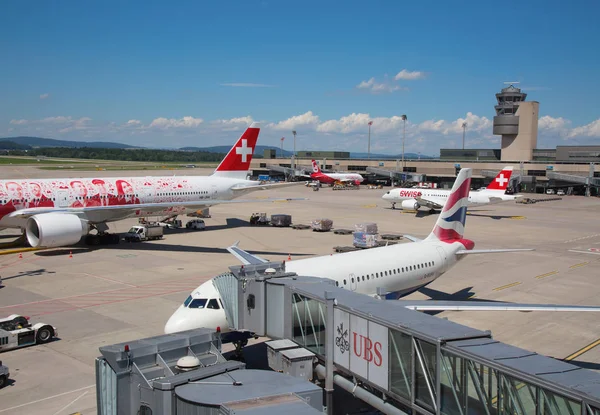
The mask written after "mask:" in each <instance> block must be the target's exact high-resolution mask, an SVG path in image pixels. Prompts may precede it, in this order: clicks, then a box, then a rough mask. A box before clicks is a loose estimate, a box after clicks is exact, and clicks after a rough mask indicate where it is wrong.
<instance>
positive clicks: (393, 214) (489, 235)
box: [0, 166, 600, 415]
mask: <svg viewBox="0 0 600 415" xmlns="http://www.w3.org/2000/svg"><path fill="white" fill-rule="evenodd" d="M209 172H210V171H207V170H206V169H189V170H188V169H186V170H185V171H177V172H176V174H178V175H180V174H181V175H183V174H184V173H185V174H192V175H197V174H207V173H209ZM59 173H64V174H59ZM148 173H149V172H144V171H132V172H126V171H123V172H115V171H101V172H97V173H90V172H74V171H66V170H65V171H64V172H63V171H58V172H57V171H43V170H37V169H34V168H32V167H27V166H25V167H23V166H15V167H14V169H12V170H11V168H8V169H6V170H5V169H2V170H1V171H0V178H5V177H6V178H8V177H11V178H21V177H23V178H24V177H81V176H85V177H91V176H98V177H106V176H116V175H120V176H140V175H144V176H145V175H148ZM159 173H160V172H156V171H153V172H150V174H152V175H159ZM165 173H166V172H165ZM169 173H170V174H173V172H169ZM387 190H389V188H384V189H378V190H372V189H366V188H361V189H360V190H352V191H346V192H338V191H335V192H334V191H332V189H331V188H327V187H324V188H322V189H321V190H320V191H318V192H314V191H312V189H310V188H307V187H305V186H302V185H299V186H297V187H291V188H284V189H280V190H269V191H259V192H255V193H252V194H250V195H247V196H244V197H243V199H253V200H254V201H253V202H249V203H247V204H246V203H244V204H231V205H227V204H223V205H219V206H215V207H212V208H211V209H210V213H211V215H212V217H211V218H209V219H205V222H206V225H207V228H206V230H204V231H188V230H183V229H182V230H165V238H164V239H163V240H160V241H152V242H142V243H134V244H127V243H121V244H119V245H113V246H110V245H109V246H101V247H94V248H90V247H87V246H84V245H78V246H75V247H69V248H57V249H49V250H38V251H20V250H14V249H13V250H11V251H9V252H7V253H6V254H5V255H1V256H0V275H1V276H2V279H3V283H4V287H3V288H0V316H8V315H10V314H23V315H27V316H30V317H31V320H32V322H38V321H40V322H45V323H50V324H52V325H54V326H56V327H57V328H58V332H59V338H58V339H56V340H54V341H52V342H50V343H48V344H46V345H36V346H31V347H27V348H23V349H18V350H13V351H8V352H4V353H1V354H0V360H2V361H3V362H4V364H5V365H7V366H8V367H9V368H10V372H11V381H10V384H9V385H8V386H7V387H5V388H4V389H2V390H0V414H1V415H8V414H22V413H27V414H44V415H47V414H54V415H61V414H72V413H75V412H79V413H81V414H95V413H96V397H95V375H94V360H95V358H96V357H97V356H99V351H98V347H100V346H102V345H108V344H113V343H118V342H124V341H127V340H134V339H138V338H144V337H149V336H155V335H159V334H162V333H163V327H164V324H165V322H166V321H167V319H168V318H169V316H170V315H171V314H172V313H173V311H174V310H175V309H176V308H177V307H178V306H179V305H180V304H181V302H182V301H183V300H184V299H185V298H186V296H187V295H188V294H189V292H190V291H191V290H192V289H194V288H195V287H197V286H198V285H200V284H201V283H203V282H205V281H207V280H209V279H210V278H212V277H214V276H216V275H218V274H220V273H221V272H224V271H226V270H227V268H228V266H231V265H237V264H238V262H237V260H236V259H235V258H234V257H233V256H231V255H230V254H229V253H228V252H227V251H226V249H225V248H226V247H227V246H229V245H230V244H232V243H233V242H235V241H238V240H239V241H240V247H242V248H243V249H246V250H248V251H250V252H252V253H255V254H257V255H260V256H262V257H264V258H267V259H271V260H284V259H285V260H287V259H288V256H289V257H291V260H292V261H293V260H296V259H301V258H306V257H309V256H313V255H329V254H331V253H333V249H332V248H333V247H334V246H340V245H351V244H352V235H336V234H334V233H333V232H324V233H322V232H312V231H310V230H294V229H291V228H273V227H255V226H250V225H249V223H248V220H249V217H250V215H251V213H252V212H266V213H267V214H269V215H271V214H277V213H286V214H290V215H292V220H293V223H294V224H301V223H302V224H309V223H310V221H311V220H313V219H317V218H329V219H332V220H333V226H334V228H336V229H339V228H346V229H352V228H353V227H354V225H355V224H356V223H360V222H375V223H377V225H378V227H379V231H380V233H389V234H410V235H414V236H417V237H424V236H426V235H427V234H428V233H429V232H430V231H431V229H432V228H433V225H434V223H435V221H436V219H437V215H435V214H434V215H430V214H428V213H421V212H419V213H417V214H416V213H410V212H403V211H401V210H392V209H391V208H390V205H389V203H387V202H385V201H384V200H382V199H381V196H382V195H383V194H384V193H385V192H386V191H387ZM269 197H277V198H287V197H304V198H307V199H308V200H303V201H292V202H265V201H264V199H266V198H269ZM261 201H262V202H261ZM598 212H600V198H584V197H579V196H566V197H564V198H563V199H562V200H555V201H549V202H546V203H536V204H531V205H522V204H516V203H513V202H509V203H504V204H497V205H491V206H483V207H479V208H473V209H470V212H469V214H468V216H467V223H466V232H465V237H466V238H468V239H472V240H473V241H475V243H476V249H486V248H535V249H536V250H535V251H532V252H519V253H501V254H488V255H472V256H468V257H467V258H465V259H464V260H462V261H461V262H460V263H459V264H457V265H456V266H455V267H454V268H452V269H451V270H450V271H449V272H447V273H446V274H445V275H444V276H442V277H441V278H440V279H438V280H437V281H435V282H434V283H432V284H431V285H430V286H428V287H427V288H426V289H424V290H422V291H421V292H417V293H415V294H412V295H411V296H409V297H407V298H413V299H427V298H436V299H450V298H456V299H461V300H462V299H467V298H477V299H486V300H498V301H510V302H527V303H544V304H546V303H555V304H578V305H594V306H600V295H599V294H600V285H599V284H598V283H597V279H598V274H599V272H598V271H599V269H600V228H599V227H598V226H597V223H598ZM180 219H182V220H183V221H184V223H185V220H186V218H185V217H181V218H180ZM135 223H137V220H136V219H129V220H124V221H120V222H116V223H114V224H111V230H112V231H113V232H126V231H127V230H128V229H129V227H130V226H131V225H133V224H135ZM18 235H19V234H18V231H14V230H4V231H2V232H0V241H9V240H10V239H11V238H16V237H17V236H18ZM401 243H410V242H408V241H406V240H403V241H401ZM334 255H335V253H334ZM438 316H439V317H444V318H448V319H449V320H452V321H455V322H458V323H461V324H464V325H468V326H471V327H475V328H478V329H484V330H491V331H492V334H493V336H494V338H495V339H497V340H500V341H503V342H506V343H509V344H512V345H515V346H518V347H522V348H525V349H528V350H531V351H534V352H537V353H540V354H543V355H547V356H552V357H555V358H558V359H568V360H570V361H571V362H572V363H574V364H577V365H580V366H583V367H586V368H590V369H592V370H598V369H600V347H596V346H598V345H600V319H599V318H598V315H597V314H596V313H574V312H565V313H550V312H548V313H544V312H531V313H518V312H444V313H440V314H438ZM261 340H263V339H260V340H259V341H261ZM226 350H228V349H226Z"/></svg>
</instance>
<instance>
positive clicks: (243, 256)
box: [227, 241, 269, 265]
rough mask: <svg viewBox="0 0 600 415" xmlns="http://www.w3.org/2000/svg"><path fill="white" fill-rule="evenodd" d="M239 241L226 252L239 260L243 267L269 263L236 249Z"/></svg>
mask: <svg viewBox="0 0 600 415" xmlns="http://www.w3.org/2000/svg"><path fill="white" fill-rule="evenodd" d="M239 243H240V241H236V242H235V243H234V244H233V245H231V246H230V247H229V248H227V250H228V251H229V252H230V253H231V254H232V255H233V256H234V257H236V258H237V259H239V260H240V261H241V262H242V264H244V265H258V264H264V263H265V262H269V261H267V260H266V259H263V258H261V257H259V256H256V255H252V254H251V253H249V252H246V251H244V250H243V249H241V248H239V247H238V244H239Z"/></svg>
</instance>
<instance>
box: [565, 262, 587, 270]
mask: <svg viewBox="0 0 600 415" xmlns="http://www.w3.org/2000/svg"><path fill="white" fill-rule="evenodd" d="M587 264H589V262H580V263H579V264H575V265H571V266H570V267H569V268H571V269H573V268H579V267H583V266H584V265H587Z"/></svg>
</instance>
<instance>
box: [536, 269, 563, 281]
mask: <svg viewBox="0 0 600 415" xmlns="http://www.w3.org/2000/svg"><path fill="white" fill-rule="evenodd" d="M556 274H558V271H551V272H547V273H545V274H542V275H538V276H536V278H537V279H539V280H541V279H542V278H546V277H549V276H551V275H556Z"/></svg>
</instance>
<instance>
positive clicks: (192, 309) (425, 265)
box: [165, 169, 600, 333]
mask: <svg viewBox="0 0 600 415" xmlns="http://www.w3.org/2000/svg"><path fill="white" fill-rule="evenodd" d="M470 184H471V169H462V170H461V171H460V173H459V174H458V177H457V178H456V182H455V183H454V186H453V187H452V190H451V192H450V195H449V197H448V203H446V205H445V206H444V207H443V210H442V213H441V214H440V216H439V218H438V220H437V222H436V224H435V226H434V228H433V230H432V231H431V233H430V234H429V235H428V236H427V238H426V239H424V240H419V239H417V238H415V237H412V236H409V235H405V237H406V238H407V239H410V240H412V241H414V243H406V244H398V245H390V246H385V247H379V248H371V249H366V250H361V251H354V252H347V253H342V254H337V255H332V256H330V255H326V256H320V257H314V258H307V259H300V260H296V261H290V262H287V263H286V264H285V270H286V272H295V273H297V274H298V275H303V276H314V277H325V278H330V279H332V280H334V281H335V284H336V285H337V286H339V287H342V288H345V289H348V290H352V291H356V292H358V293H362V294H367V295H372V296H375V295H376V294H377V292H378V288H383V290H384V291H385V292H386V293H387V295H386V298H387V299H398V298H400V297H403V296H405V295H407V294H409V293H411V292H414V291H416V290H418V289H420V288H422V287H424V286H426V285H428V284H430V283H431V282H433V281H435V280H436V279H437V278H439V277H440V276H441V275H443V274H444V273H445V272H447V271H448V270H449V269H450V268H452V267H453V266H454V265H455V264H456V263H457V262H458V261H460V260H461V259H462V258H464V257H465V256H466V255H469V254H486V253H499V252H514V251H532V249H486V250H475V249H473V248H474V246H475V243H474V242H473V241H471V240H469V239H465V238H464V233H465V223H466V208H467V203H468V194H469V188H470ZM228 251H229V252H231V253H232V254H233V255H234V256H235V257H236V258H238V259H239V260H240V261H241V262H242V263H244V264H261V263H265V262H268V261H266V260H265V259H263V258H260V257H258V256H256V255H253V254H251V253H249V252H246V251H244V250H242V249H240V248H239V247H238V245H237V243H235V244H234V245H232V246H230V247H229V248H228ZM403 305H404V306H405V307H407V308H411V309H415V310H436V311H443V310H455V311H456V310H458V311H460V310H488V311H489V310H505V311H506V310H512V311H536V310H544V311H600V307H586V306H560V305H537V304H513V303H496V302H485V301H482V302H475V303H474V302H469V301H433V300H430V301H404V300H403ZM222 307H223V305H222V303H221V297H220V294H219V292H218V290H217V289H216V288H215V286H214V284H213V282H212V280H211V281H207V282H205V283H204V284H202V285H200V286H199V287H198V288H196V289H195V290H194V291H193V292H192V293H191V294H190V295H189V296H188V297H187V299H186V300H185V301H184V303H183V304H182V305H180V306H179V308H178V309H177V310H176V311H175V312H174V313H173V315H172V316H171V317H170V318H169V320H168V321H167V323H166V325H165V333H174V332H178V331H183V330H191V329H195V328H199V327H207V328H213V329H216V328H217V327H218V328H219V329H220V330H221V332H226V331H228V323H227V319H226V317H225V311H224V310H223V308H222Z"/></svg>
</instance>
